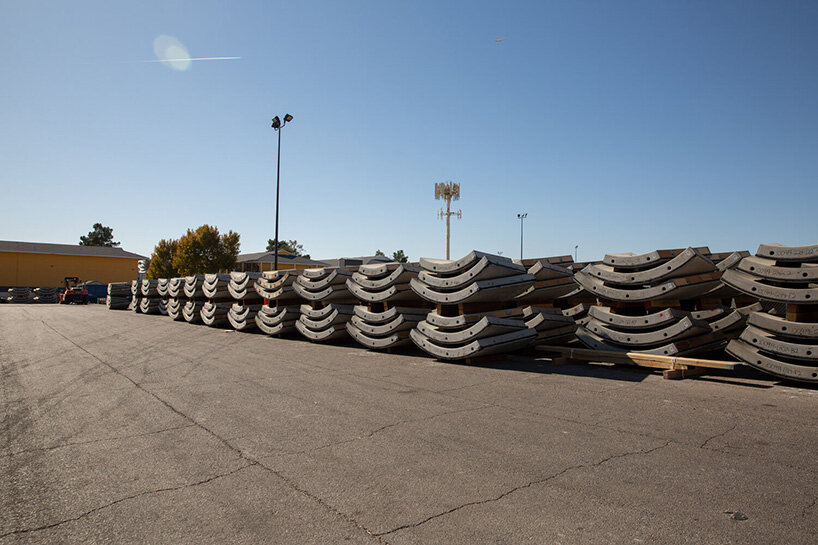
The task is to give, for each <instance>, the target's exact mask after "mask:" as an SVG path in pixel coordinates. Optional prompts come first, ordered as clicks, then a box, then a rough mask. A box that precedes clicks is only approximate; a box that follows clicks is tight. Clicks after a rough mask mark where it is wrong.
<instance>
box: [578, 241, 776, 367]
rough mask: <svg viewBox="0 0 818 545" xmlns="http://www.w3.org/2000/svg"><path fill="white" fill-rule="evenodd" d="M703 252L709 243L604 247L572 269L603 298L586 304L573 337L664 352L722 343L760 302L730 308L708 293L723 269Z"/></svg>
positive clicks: (596, 344)
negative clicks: (633, 249)
mask: <svg viewBox="0 0 818 545" xmlns="http://www.w3.org/2000/svg"><path fill="white" fill-rule="evenodd" d="M707 255H710V251H709V250H708V249H707V248H685V249H674V250H656V251H654V252H649V253H646V254H608V255H606V256H605V258H604V259H603V261H602V263H597V264H592V265H589V266H587V267H585V268H584V269H583V270H582V271H579V272H577V273H576V275H575V278H576V280H577V282H578V283H579V284H581V285H582V286H583V287H584V288H585V289H586V290H587V291H589V292H591V293H594V294H596V296H597V297H598V298H599V299H601V300H604V301H606V302H607V305H605V306H592V307H590V308H589V310H588V320H587V321H583V323H582V325H580V326H579V327H578V329H577V332H576V336H577V338H578V339H579V340H580V341H581V342H582V343H583V344H584V345H586V346H588V347H589V348H593V349H598V350H614V351H632V352H643V353H648V354H658V355H667V356H676V355H678V356H681V355H695V354H702V353H706V352H711V351H716V350H720V349H722V348H723V347H724V345H726V343H727V342H728V341H729V340H730V339H731V338H735V337H737V336H738V334H739V332H740V331H741V329H742V328H743V327H744V324H745V322H746V319H747V316H748V314H749V313H750V312H751V311H753V310H757V309H758V308H760V307H759V306H758V305H751V306H747V307H744V308H730V306H729V305H730V304H731V302H730V301H726V300H724V299H723V298H721V297H716V296H714V294H716V293H718V291H719V288H720V286H721V276H722V272H721V271H720V270H719V269H718V267H717V266H716V264H715V263H714V262H713V261H712V260H710V259H709V258H708V257H707ZM725 258H726V256H725Z"/></svg>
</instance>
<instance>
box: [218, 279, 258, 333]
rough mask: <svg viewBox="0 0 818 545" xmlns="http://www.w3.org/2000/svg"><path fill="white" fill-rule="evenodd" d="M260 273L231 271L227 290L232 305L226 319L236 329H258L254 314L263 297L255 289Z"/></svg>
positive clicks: (256, 312)
mask: <svg viewBox="0 0 818 545" xmlns="http://www.w3.org/2000/svg"><path fill="white" fill-rule="evenodd" d="M260 278H261V273H256V272H231V273H230V282H229V283H228V285H227V291H228V292H229V293H230V296H231V297H232V298H233V301H234V302H233V305H232V306H231V307H230V311H229V312H228V313H227V320H228V321H229V322H230V325H231V326H233V329H235V330H236V331H255V330H257V329H258V325H257V324H256V315H257V314H258V312H259V310H261V307H262V306H263V305H264V299H263V298H262V297H261V296H260V295H259V294H258V292H257V291H256V289H255V285H256V281H258V280H259V279H260Z"/></svg>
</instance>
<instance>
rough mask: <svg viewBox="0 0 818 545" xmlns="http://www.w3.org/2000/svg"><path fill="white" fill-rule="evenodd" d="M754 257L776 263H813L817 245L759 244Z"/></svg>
mask: <svg viewBox="0 0 818 545" xmlns="http://www.w3.org/2000/svg"><path fill="white" fill-rule="evenodd" d="M756 255H757V256H758V257H766V258H767V259H774V260H776V261H797V262H801V263H804V262H815V261H818V244H813V245H811V246H784V245H782V244H776V243H771V244H761V245H759V247H758V251H757V252H756Z"/></svg>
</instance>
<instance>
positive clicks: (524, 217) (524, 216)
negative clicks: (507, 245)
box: [517, 212, 528, 261]
mask: <svg viewBox="0 0 818 545" xmlns="http://www.w3.org/2000/svg"><path fill="white" fill-rule="evenodd" d="M527 217H528V212H526V213H522V212H521V213H519V214H517V218H519V220H520V261H522V260H523V220H525V219H526V218H527Z"/></svg>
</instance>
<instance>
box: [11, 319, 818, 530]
mask: <svg viewBox="0 0 818 545" xmlns="http://www.w3.org/2000/svg"><path fill="white" fill-rule="evenodd" d="M0 407H2V424H0V437H2V441H0V544H7V543H8V544H10V543H26V544H28V543H49V544H50V543H157V544H159V543H163V544H164V543H167V544H186V543H191V544H208V543H214V544H215V543H219V544H225V543H247V544H251V543H252V544H259V543H282V544H333V543H362V544H366V543H369V544H377V543H390V544H396V545H398V544H416V543H424V544H437V543H446V544H457V543H464V544H470V545H472V544H518V543H538V544H539V543H542V544H561V545H568V544H575V543H589V544H594V545H599V544H605V543H615V544H621V543H646V544H658V543H697V544H710V543H717V544H721V543H736V544H752V543H759V544H761V543H763V544H768V543H782V544H783V543H787V544H802V543H803V544H814V543H816V542H818V524H816V517H818V507H817V506H816V499H817V498H818V478H817V477H818V463H816V462H818V389H811V388H808V387H800V386H797V385H793V384H785V383H781V382H779V381H777V380H776V379H773V378H771V377H765V376H764V375H761V374H758V373H756V372H754V371H752V370H743V371H741V372H740V373H737V374H735V375H733V374H728V373H724V374H720V375H717V376H708V377H700V378H695V379H687V380H682V381H670V380H664V379H662V378H661V376H660V375H658V374H651V373H648V372H644V371H642V370H640V369H632V368H627V367H610V366H600V365H561V366H556V365H552V364H550V363H549V362H548V361H547V360H543V359H536V358H533V357H530V356H526V357H524V356H514V357H510V358H508V359H506V360H503V361H500V362H496V363H494V364H491V365H485V366H469V365H458V364H450V363H441V362H438V361H435V360H433V359H430V358H428V357H425V356H424V355H422V354H421V353H419V352H416V351H411V350H410V351H408V352H407V353H405V354H383V353H377V352H371V351H367V350H365V349H362V348H358V347H356V346H355V345H353V344H347V345H318V344H311V343H309V342H306V341H303V340H298V339H292V340H290V339H274V338H270V337H267V336H264V335H260V334H250V333H239V332H235V331H227V330H222V329H214V328H208V327H206V326H197V325H191V324H187V323H185V322H173V321H171V320H170V319H169V318H167V317H163V316H145V315H141V314H135V313H133V312H130V311H109V310H107V309H106V308H105V307H104V306H101V305H90V306H87V307H78V306H71V307H65V306H60V305H7V304H6V305H0Z"/></svg>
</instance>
